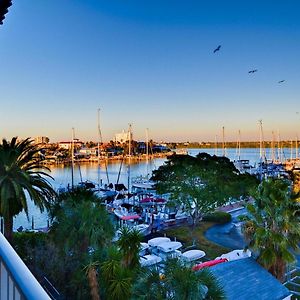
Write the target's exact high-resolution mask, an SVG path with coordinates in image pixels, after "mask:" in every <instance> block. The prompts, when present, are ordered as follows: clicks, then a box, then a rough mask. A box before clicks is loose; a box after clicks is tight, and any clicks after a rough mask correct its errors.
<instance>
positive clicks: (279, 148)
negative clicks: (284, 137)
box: [277, 130, 282, 163]
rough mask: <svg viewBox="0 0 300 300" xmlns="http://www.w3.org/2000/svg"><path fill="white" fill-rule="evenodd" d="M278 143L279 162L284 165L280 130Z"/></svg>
mask: <svg viewBox="0 0 300 300" xmlns="http://www.w3.org/2000/svg"><path fill="white" fill-rule="evenodd" d="M277 143H278V151H277V152H278V160H279V163H282V157H281V143H280V132H279V130H278V140H277Z"/></svg>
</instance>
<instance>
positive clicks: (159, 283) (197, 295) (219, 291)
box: [133, 259, 225, 300]
mask: <svg viewBox="0 0 300 300" xmlns="http://www.w3.org/2000/svg"><path fill="white" fill-rule="evenodd" d="M133 299H145V300H146V299H149V300H150V299H156V300H161V299H167V300H171V299H172V300H192V299H197V300H204V299H207V300H223V299H225V294H224V290H223V288H222V287H221V286H220V284H219V282H218V281H217V279H216V278H215V277H214V275H213V274H212V273H211V272H210V271H209V270H207V269H203V270H200V271H197V272H195V271H193V270H192V268H191V266H190V265H189V264H187V263H184V262H182V261H180V260H177V259H170V260H168V261H167V262H166V265H165V268H164V273H163V274H160V272H159V270H158V269H157V268H152V269H148V270H147V269H146V270H143V271H142V272H141V276H140V277H139V279H138V280H137V282H136V284H135V285H134V290H133Z"/></svg>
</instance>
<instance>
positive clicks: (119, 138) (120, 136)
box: [115, 130, 132, 144]
mask: <svg viewBox="0 0 300 300" xmlns="http://www.w3.org/2000/svg"><path fill="white" fill-rule="evenodd" d="M129 139H131V140H132V132H125V130H123V131H122V132H121V133H116V134H115V142H116V143H121V144H123V143H126V142H127V141H129Z"/></svg>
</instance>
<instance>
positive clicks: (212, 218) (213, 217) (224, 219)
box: [203, 211, 231, 224]
mask: <svg viewBox="0 0 300 300" xmlns="http://www.w3.org/2000/svg"><path fill="white" fill-rule="evenodd" d="M203 221H205V222H216V223H219V224H225V223H228V222H230V221H231V214H229V213H227V212H223V211H216V212H213V213H210V214H207V215H205V216H204V217H203Z"/></svg>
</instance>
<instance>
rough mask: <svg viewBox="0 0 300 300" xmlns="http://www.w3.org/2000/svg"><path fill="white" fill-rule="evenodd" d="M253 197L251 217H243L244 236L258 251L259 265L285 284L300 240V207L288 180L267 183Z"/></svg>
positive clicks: (261, 185)
mask: <svg viewBox="0 0 300 300" xmlns="http://www.w3.org/2000/svg"><path fill="white" fill-rule="evenodd" d="M253 197H254V199H255V202H254V203H253V204H248V206H247V210H248V213H249V214H248V215H247V216H243V217H241V220H242V221H244V224H243V233H244V235H245V238H246V240H247V241H248V247H249V248H251V249H253V250H254V251H257V252H258V262H259V263H260V264H261V265H262V266H264V267H265V268H266V269H267V270H269V272H270V273H271V274H273V275H274V276H275V277H276V278H278V279H279V280H281V281H282V280H283V279H284V274H285V270H286V266H287V264H288V263H291V262H293V261H294V260H295V258H294V255H293V253H292V251H291V250H297V249H298V244H299V241H300V227H299V220H298V216H297V215H298V214H297V213H298V211H299V208H298V206H297V203H296V201H295V200H293V195H292V189H291V186H290V183H289V182H288V181H285V180H279V179H268V180H265V181H263V182H262V183H261V184H260V186H259V187H258V190H257V191H256V192H255V193H254V195H253Z"/></svg>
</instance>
